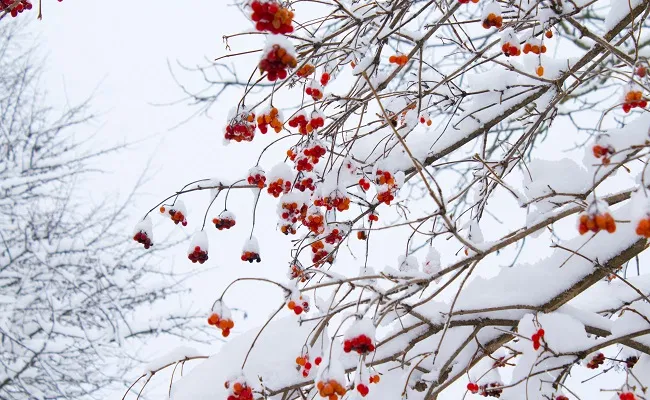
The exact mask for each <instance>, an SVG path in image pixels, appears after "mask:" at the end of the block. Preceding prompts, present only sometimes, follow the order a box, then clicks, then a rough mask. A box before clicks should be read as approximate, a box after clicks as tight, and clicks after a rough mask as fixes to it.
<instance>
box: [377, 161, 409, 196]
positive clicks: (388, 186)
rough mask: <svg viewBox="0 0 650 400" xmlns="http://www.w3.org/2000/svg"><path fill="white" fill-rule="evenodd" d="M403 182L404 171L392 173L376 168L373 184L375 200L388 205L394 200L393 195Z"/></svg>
mask: <svg viewBox="0 0 650 400" xmlns="http://www.w3.org/2000/svg"><path fill="white" fill-rule="evenodd" d="M403 182H404V173H403V172H401V171H400V172H398V173H397V174H395V175H393V174H391V173H390V171H385V170H381V169H378V170H377V172H376V173H375V184H376V185H377V200H378V201H379V202H381V203H385V204H387V205H390V203H391V201H393V200H395V195H396V194H397V191H398V190H399V188H400V186H401V185H402V183H403Z"/></svg>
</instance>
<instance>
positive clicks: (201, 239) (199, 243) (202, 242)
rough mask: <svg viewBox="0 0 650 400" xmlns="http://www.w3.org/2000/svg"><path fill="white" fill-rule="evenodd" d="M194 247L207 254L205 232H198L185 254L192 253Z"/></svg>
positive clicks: (206, 235)
mask: <svg viewBox="0 0 650 400" xmlns="http://www.w3.org/2000/svg"><path fill="white" fill-rule="evenodd" d="M196 247H199V248H200V249H201V250H202V251H205V252H206V253H207V251H208V234H207V233H206V232H205V231H198V232H196V233H195V234H194V236H193V237H192V240H191V241H190V246H189V247H188V248H187V254H192V253H194V250H195V248H196Z"/></svg>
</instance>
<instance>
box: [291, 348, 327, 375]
mask: <svg viewBox="0 0 650 400" xmlns="http://www.w3.org/2000/svg"><path fill="white" fill-rule="evenodd" d="M322 361H323V359H322V358H321V357H316V358H315V359H314V364H316V365H320V363H321V362H322ZM296 364H298V366H297V367H296V369H297V370H298V371H300V369H301V368H302V372H301V374H302V376H303V377H304V378H306V377H308V376H309V372H310V371H311V367H312V365H311V363H310V362H309V354H305V355H304V356H300V357H296Z"/></svg>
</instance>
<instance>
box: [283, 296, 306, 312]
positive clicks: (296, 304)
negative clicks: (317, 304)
mask: <svg viewBox="0 0 650 400" xmlns="http://www.w3.org/2000/svg"><path fill="white" fill-rule="evenodd" d="M287 308H288V309H289V310H292V311H293V312H294V313H296V315H300V314H302V313H303V311H304V312H309V299H308V298H303V297H302V296H300V297H298V299H296V300H293V299H292V300H289V302H287Z"/></svg>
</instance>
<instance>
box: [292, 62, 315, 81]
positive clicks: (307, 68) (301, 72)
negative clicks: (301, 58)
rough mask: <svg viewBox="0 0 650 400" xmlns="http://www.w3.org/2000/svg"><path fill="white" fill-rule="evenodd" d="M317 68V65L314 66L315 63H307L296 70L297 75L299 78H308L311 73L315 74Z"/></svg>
mask: <svg viewBox="0 0 650 400" xmlns="http://www.w3.org/2000/svg"><path fill="white" fill-rule="evenodd" d="M315 70H316V67H314V66H313V65H311V64H305V65H303V66H302V67H300V68H299V69H298V71H296V75H297V76H298V77H299V78H306V77H308V76H309V75H311V74H313V73H314V71H315Z"/></svg>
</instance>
